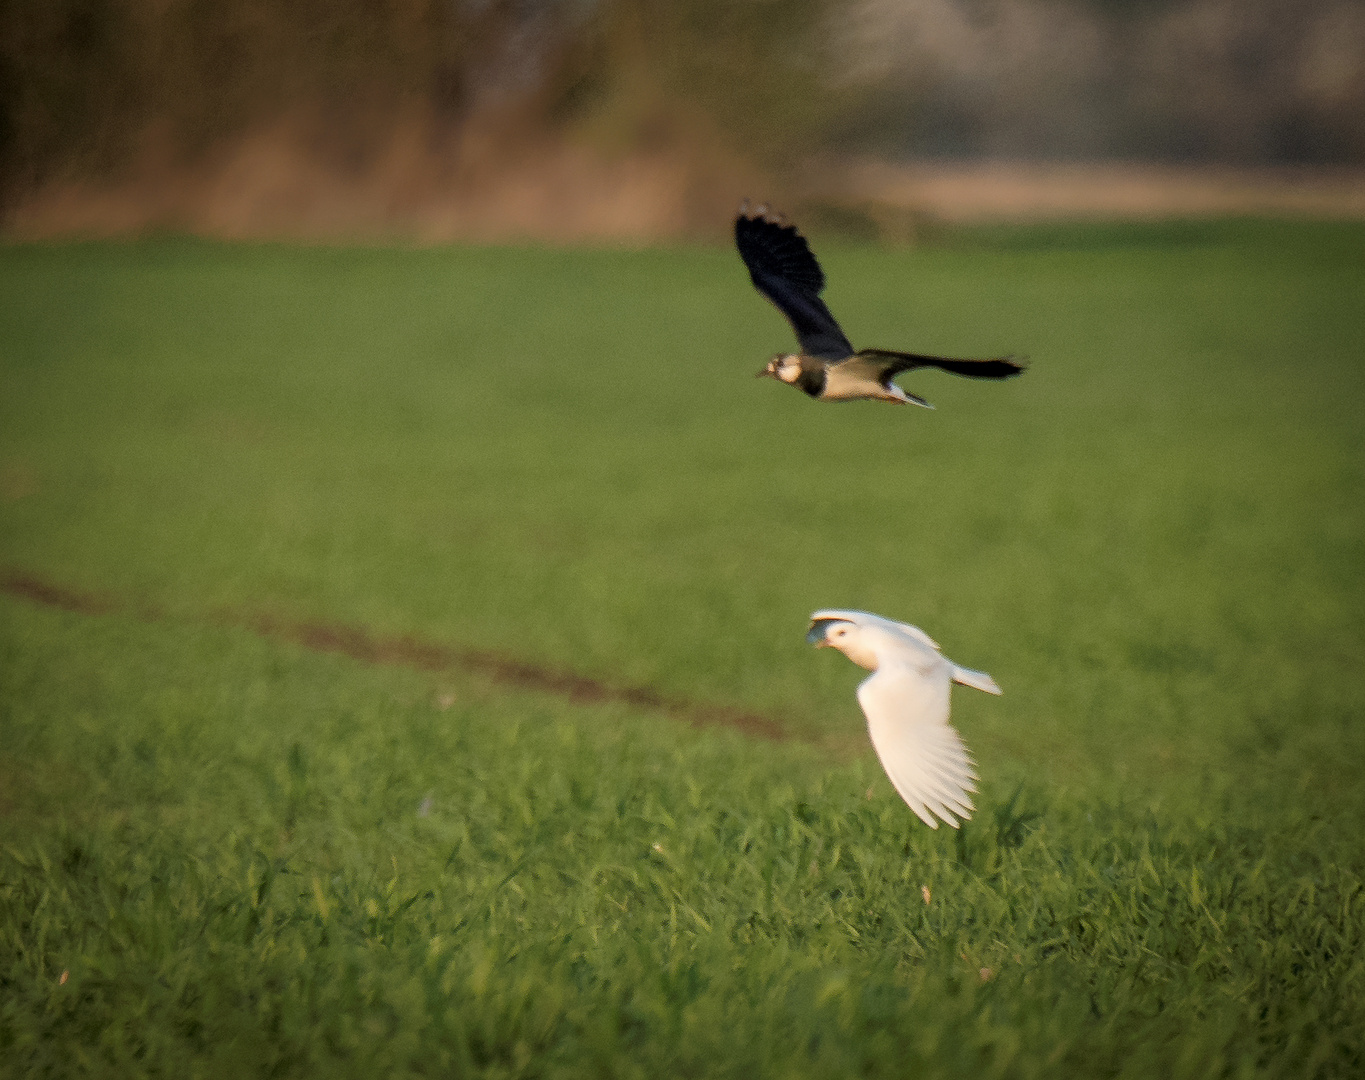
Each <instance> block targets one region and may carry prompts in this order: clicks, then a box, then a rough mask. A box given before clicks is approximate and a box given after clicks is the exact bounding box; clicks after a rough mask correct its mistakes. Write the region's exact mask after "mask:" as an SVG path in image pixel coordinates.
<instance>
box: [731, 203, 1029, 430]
mask: <svg viewBox="0 0 1365 1080" xmlns="http://www.w3.org/2000/svg"><path fill="white" fill-rule="evenodd" d="M735 245H736V246H737V247H738V248H739V254H740V257H741V258H743V260H744V265H745V266H747V267H748V268H749V277H750V278H752V279H753V283H754V287H755V288H756V289H758V291H759V292H761V293H762V294H763V295H764V296H766V297H767V298H768V299H769V300H771V301H772V302H773V304H775V305H776V307H777V310H778V311H780V312H782V314H783V315H785V316H786V317H787V321H788V322H790V323H791V324H792V329H793V330H795V331H796V340H797V342H798V343H799V344H800V346H801V351H800V352H794V353H785V354H783V353H779V354H778V355H777V356H775V357H773V359H772V361H771V362H770V363H769V364H768V366H767V367H766V368H764V369H763V370H762V371H760V372H759V373H758V377H759V378H762V377H763V376H765V375H771V376H772V377H773V378H774V379H780V380H781V381H782V382H784V383H790V384H791V385H793V386H799V387H800V388H801V389H802V390H804V391H805V392H806V393H807V394H809V395H810V396H811V397H813V398H819V399H820V400H821V401H855V400H858V399H859V398H870V399H871V400H874V401H895V402H899V403H900V404H902V405H911V404H913V405H923V406H924V407H925V408H928V409H932V408H933V406H932V405H930V404H929V403H928V402H927V401H925V400H924V399H923V398H921V397H917V396H916V395H914V394H911V393H907V392H906V391H904V390H902V389H901V388H900V387H899V386H897V385H896V384H895V383H894V382H893V381H892V380H893V379H894V378H895V377H896V376H897V375H899V374H900V373H901V372H902V371H914V370H915V369H916V368H925V367H935V368H939V369H940V370H942V371H951V372H952V373H953V374H954V375H968V376H971V377H972V378H976V379H1008V378H1010V377H1011V376H1014V375H1018V374H1019V373H1020V372H1021V371H1023V370H1024V367H1023V365H1022V364H1019V363H1017V362H1015V361H1014V360H1011V359H1009V358H1007V357H1005V358H1001V359H997V360H954V359H950V358H948V357H942V356H919V355H917V354H915V353H903V352H892V351H891V350H889V349H860V350H858V351H856V352H855V351H854V348H853V346H852V345H850V344H849V343H848V338H846V337H844V332H843V331H842V330H840V329H839V324H838V323H837V322H835V321H834V316H833V315H831V314H830V313H829V308H827V307H825V304H824V301H822V300H821V299H820V292H821V290H823V289H824V287H825V272H824V271H823V270H821V269H820V264H819V263H818V262H816V261H815V256H814V255H813V254H812V253H811V250H810V246H809V245H808V244H807V243H806V238H805V237H804V236H802V235H801V234H800V233H799V232H797V231H796V226H794V225H789V224H787V221H786V219H785V218H783V217H782V216H781V215H780V214H776V213H773V212H772V211H770V210H769V209H768V208H767V207H766V206H759V207H757V208H755V209H754V210H752V211H751V210H750V209H749V204H748V202H747V201H746V202H745V203H744V205H743V206H741V207H740V209H739V216H738V217H737V218H735Z"/></svg>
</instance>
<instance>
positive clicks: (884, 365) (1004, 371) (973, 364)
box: [855, 349, 1025, 379]
mask: <svg viewBox="0 0 1365 1080" xmlns="http://www.w3.org/2000/svg"><path fill="white" fill-rule="evenodd" d="M863 358H866V359H867V360H869V361H871V362H872V363H873V364H875V365H876V367H877V369H878V370H879V371H881V372H883V375H882V378H883V379H890V378H893V377H894V376H896V375H899V374H900V373H901V372H902V371H914V370H915V369H916V368H926V367H933V368H938V369H939V370H941V371H951V372H952V373H953V374H954V375H966V376H968V377H970V378H973V379H1008V378H1012V377H1013V376H1015V375H1018V374H1020V373H1021V372H1022V371H1023V370H1024V367H1025V365H1024V364H1022V363H1020V362H1019V361H1017V360H1014V359H1012V358H1010V357H1008V356H1002V357H998V358H996V359H992V360H957V359H953V358H952V357H949V356H919V355H917V354H916V353H903V352H892V351H891V350H890V349H863V350H861V351H860V352H859V353H858V355H857V357H856V358H855V359H863Z"/></svg>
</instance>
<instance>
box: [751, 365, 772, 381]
mask: <svg viewBox="0 0 1365 1080" xmlns="http://www.w3.org/2000/svg"><path fill="white" fill-rule="evenodd" d="M764 375H771V376H772V377H773V378H774V379H775V378H777V372H775V371H774V370H773V369H772V365H771V364H770V365H769V366H768V367H765V368H764V369H763V370H762V371H756V372H754V378H755V379H761V378H763V376H764Z"/></svg>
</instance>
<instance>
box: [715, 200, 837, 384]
mask: <svg viewBox="0 0 1365 1080" xmlns="http://www.w3.org/2000/svg"><path fill="white" fill-rule="evenodd" d="M735 246H736V247H738V248H739V254H740V258H742V259H743V260H744V265H745V266H747V267H748V268H749V277H750V278H751V279H752V280H753V283H754V288H756V289H757V290H758V291H759V292H761V293H762V294H763V295H764V296H766V297H767V298H768V299H769V300H771V301H772V302H773V304H774V305H776V307H777V310H778V311H780V312H782V314H783V315H785V316H786V317H787V321H788V322H790V323H791V324H792V329H793V330H795V331H796V340H797V341H798V342H800V344H801V351H802V352H803V353H805V354H806V355H807V356H818V357H820V358H821V359H824V360H842V359H844V357H846V356H852V355H853V346H852V345H850V344H849V343H848V338H846V337H844V332H843V331H842V330H840V329H839V324H838V323H837V322H836V321H835V319H834V316H833V315H831V314H830V312H829V308H827V307H825V304H824V301H823V300H821V299H820V292H821V290H823V289H824V287H825V272H824V271H823V270H821V269H820V264H819V263H818V262H816V261H815V256H814V255H813V254H811V250H810V245H809V244H807V243H806V238H805V237H804V236H802V235H801V234H800V233H799V232H797V231H796V226H795V225H788V224H787V223H786V221H785V220H784V219H783V218H782V217H781V216H780V215H778V214H774V213H772V212H771V211H770V210H768V208H767V207H765V206H760V207H757V208H756V209H754V210H752V211H750V210H749V208H748V203H745V204H744V205H743V206H741V207H740V210H739V216H738V217H736V218H735Z"/></svg>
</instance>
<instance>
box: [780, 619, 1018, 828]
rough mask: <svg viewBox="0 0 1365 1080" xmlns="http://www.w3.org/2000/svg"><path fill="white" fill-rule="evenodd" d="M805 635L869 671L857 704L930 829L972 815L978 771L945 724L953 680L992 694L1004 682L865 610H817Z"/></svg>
mask: <svg viewBox="0 0 1365 1080" xmlns="http://www.w3.org/2000/svg"><path fill="white" fill-rule="evenodd" d="M806 640H807V641H809V642H811V643H812V644H814V645H815V646H816V647H817V648H819V647H822V646H829V647H830V648H835V649H838V650H839V651H840V652H842V653H843V654H844V655H845V656H847V657H848V658H849V659H850V660H852V661H853V662H854V663H855V664H857V665H858V666H859V667H864V668H868V669H869V670H871V671H872V674H871V675H870V676H868V677H867V678H866V679H864V680H863V681H862V683H861V684H860V685H859V686H858V704H859V705H861V706H862V710H863V714H864V715H865V716H866V717H867V730H868V734H869V735H870V736H871V738H872V745H873V747H874V748H875V749H876V751H877V757H878V758H879V759H880V760H881V763H882V767H883V768H884V769H885V770H886V775H887V776H888V777H889V778H890V779H891V783H892V784H893V785H894V786H895V788H896V791H898V792H899V793H900V796H901V798H902V799H904V800H905V802H906V804H907V805H908V806H909V807H910V809H911V810H913V811H914V812H915V814H916V815H918V817H919V818H920V820H922V821H923V822H924V823H925V824H926V825H928V826H929V827H930V828H934V829H937V828H938V821H937V820H936V818H938V819H942V820H943V821H945V822H947V823H948V824H949V825H951V826H953V828H956V827H957V825H958V819H959V818H961V819H964V820H965V819H967V818H970V817H971V816H972V810H973V806H972V801H971V793H972V792H974V791H975V790H976V771H975V769H974V767H973V764H972V759H971V755H970V754H968V752H967V747H966V745H965V744H964V743H963V742H962V737H961V736H960V735H959V734H958V733H957V731H956V730H955V729H954V728H953V727H952V726H951V725H950V724H949V723H948V710H949V694H950V691H951V688H952V684H953V683H955V682H956V683H961V684H962V685H964V686H972V687H975V688H976V689H978V690H984V691H985V692H986V693H988V694H999V693H1000V687H998V686H997V685H996V684H995V680H994V679H992V678H991V677H990V676H989V675H987V674H986V673H985V672H983V671H973V670H972V669H971V668H964V667H959V666H958V665H957V664H954V663H953V662H952V661H951V660H949V659H948V658H947V657H945V656H944V655H943V654H942V653H941V652H940V651H939V648H938V644H937V643H936V642H935V641H934V640H933V638H931V637H929V635H928V634H926V633H925V632H924V631H923V630H921V629H919V628H918V627H916V626H911V625H909V624H908V623H898V622H894V621H893V620H891V619H885V618H882V617H881V616H880V615H872V614H869V613H868V612H866V611H817V612H816V613H815V614H814V615H812V616H811V626H810V629H809V630H808V631H807V633H806Z"/></svg>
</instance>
